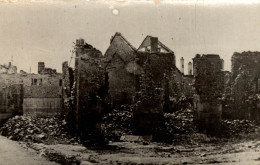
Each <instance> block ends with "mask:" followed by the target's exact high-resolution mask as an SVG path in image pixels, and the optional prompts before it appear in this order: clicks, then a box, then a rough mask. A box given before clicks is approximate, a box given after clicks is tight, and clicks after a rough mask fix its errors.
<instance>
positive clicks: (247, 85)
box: [231, 51, 260, 119]
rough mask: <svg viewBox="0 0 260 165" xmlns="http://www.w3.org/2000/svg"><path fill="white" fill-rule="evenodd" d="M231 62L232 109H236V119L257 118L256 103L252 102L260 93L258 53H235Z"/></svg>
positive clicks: (259, 53)
mask: <svg viewBox="0 0 260 165" xmlns="http://www.w3.org/2000/svg"><path fill="white" fill-rule="evenodd" d="M231 61H232V68H231V96H232V99H233V101H234V102H233V106H234V107H233V109H236V115H237V117H243V118H247V119H253V118H257V117H258V116H259V113H255V112H254V111H257V109H258V105H257V104H258V103H257V102H256V103H252V101H253V98H254V97H255V95H256V94H259V93H260V76H259V75H260V64H259V63H260V52H250V51H248V52H242V53H237V52H235V53H234V54H233V56H232V59H231ZM255 101H257V99H256V100H255ZM259 108H260V106H259Z"/></svg>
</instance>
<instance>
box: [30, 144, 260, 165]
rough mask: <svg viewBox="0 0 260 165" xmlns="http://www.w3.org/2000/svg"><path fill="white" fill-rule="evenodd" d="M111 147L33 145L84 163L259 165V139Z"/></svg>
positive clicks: (113, 145)
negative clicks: (215, 142) (73, 157)
mask: <svg viewBox="0 0 260 165" xmlns="http://www.w3.org/2000/svg"><path fill="white" fill-rule="evenodd" d="M110 146H111V147H112V148H110V149H108V148H107V149H105V148H103V149H101V150H91V149H87V148H85V147H83V146H81V145H63V144H58V145H57V144H56V145H44V144H41V143H34V144H32V147H33V148H34V149H36V150H37V151H40V152H49V153H59V154H61V155H65V156H66V157H71V156H75V157H76V159H77V160H78V161H79V162H81V163H83V164H91V163H92V164H154V165H155V164H173V165H175V164H176V165H178V164H225V165H237V164H239V165H259V164H260V161H259V160H260V141H259V140H250V141H244V142H234V143H233V142H227V143H217V144H214V143H209V144H205V143H204V144H198V145H163V144H159V143H151V144H148V145H143V144H140V143H129V142H112V143H110Z"/></svg>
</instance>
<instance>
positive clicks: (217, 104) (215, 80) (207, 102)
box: [193, 55, 224, 133]
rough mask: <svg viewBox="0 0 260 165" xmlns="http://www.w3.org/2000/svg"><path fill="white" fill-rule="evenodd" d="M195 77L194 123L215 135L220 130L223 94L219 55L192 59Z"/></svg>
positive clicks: (197, 56)
mask: <svg viewBox="0 0 260 165" xmlns="http://www.w3.org/2000/svg"><path fill="white" fill-rule="evenodd" d="M193 64H194V76H195V83H194V87H195V94H196V95H195V96H194V109H195V116H194V118H195V121H197V123H198V124H199V127H200V128H201V129H206V130H207V131H212V130H214V131H212V133H216V132H217V130H218V129H219V128H220V120H221V114H222V96H223V93H224V73H223V72H222V71H221V70H222V64H223V60H222V59H220V57H219V55H202V56H200V55H196V57H195V58H194V59H193Z"/></svg>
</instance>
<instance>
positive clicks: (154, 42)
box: [150, 37, 158, 52]
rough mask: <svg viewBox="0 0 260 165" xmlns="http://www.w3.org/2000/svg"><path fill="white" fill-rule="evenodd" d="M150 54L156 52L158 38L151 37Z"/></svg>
mask: <svg viewBox="0 0 260 165" xmlns="http://www.w3.org/2000/svg"><path fill="white" fill-rule="evenodd" d="M150 42H151V52H158V38H157V37H151V41H150Z"/></svg>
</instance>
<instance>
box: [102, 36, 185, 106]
mask: <svg viewBox="0 0 260 165" xmlns="http://www.w3.org/2000/svg"><path fill="white" fill-rule="evenodd" d="M104 57H105V62H104V68H105V69H106V72H107V73H108V77H109V80H108V81H109V92H108V93H109V95H110V97H111V100H112V102H113V103H114V104H132V103H134V101H135V92H136V91H137V90H136V86H137V85H136V83H137V81H138V77H139V75H141V74H143V73H145V70H144V67H143V65H144V64H145V63H146V62H149V63H150V66H151V74H153V80H154V81H155V82H157V83H158V84H162V80H163V76H166V75H167V76H166V77H167V78H168V80H169V82H168V83H169V84H168V85H169V96H171V97H176V96H178V95H180V94H181V93H182V92H183V89H184V78H183V77H184V74H183V73H181V72H180V70H179V69H178V68H177V67H176V59H175V55H174V52H173V51H172V50H170V49H169V48H168V47H166V46H165V45H164V44H162V42H160V41H159V40H158V38H157V37H152V36H147V37H146V38H145V39H144V41H143V42H142V43H141V45H140V46H139V48H138V49H136V48H135V47H134V46H132V45H131V44H130V43H129V42H128V41H127V40H126V39H125V38H124V37H123V36H122V35H121V34H120V33H116V34H115V35H114V36H113V37H112V39H111V41H110V46H109V48H108V49H107V51H106V53H105V54H104Z"/></svg>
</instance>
